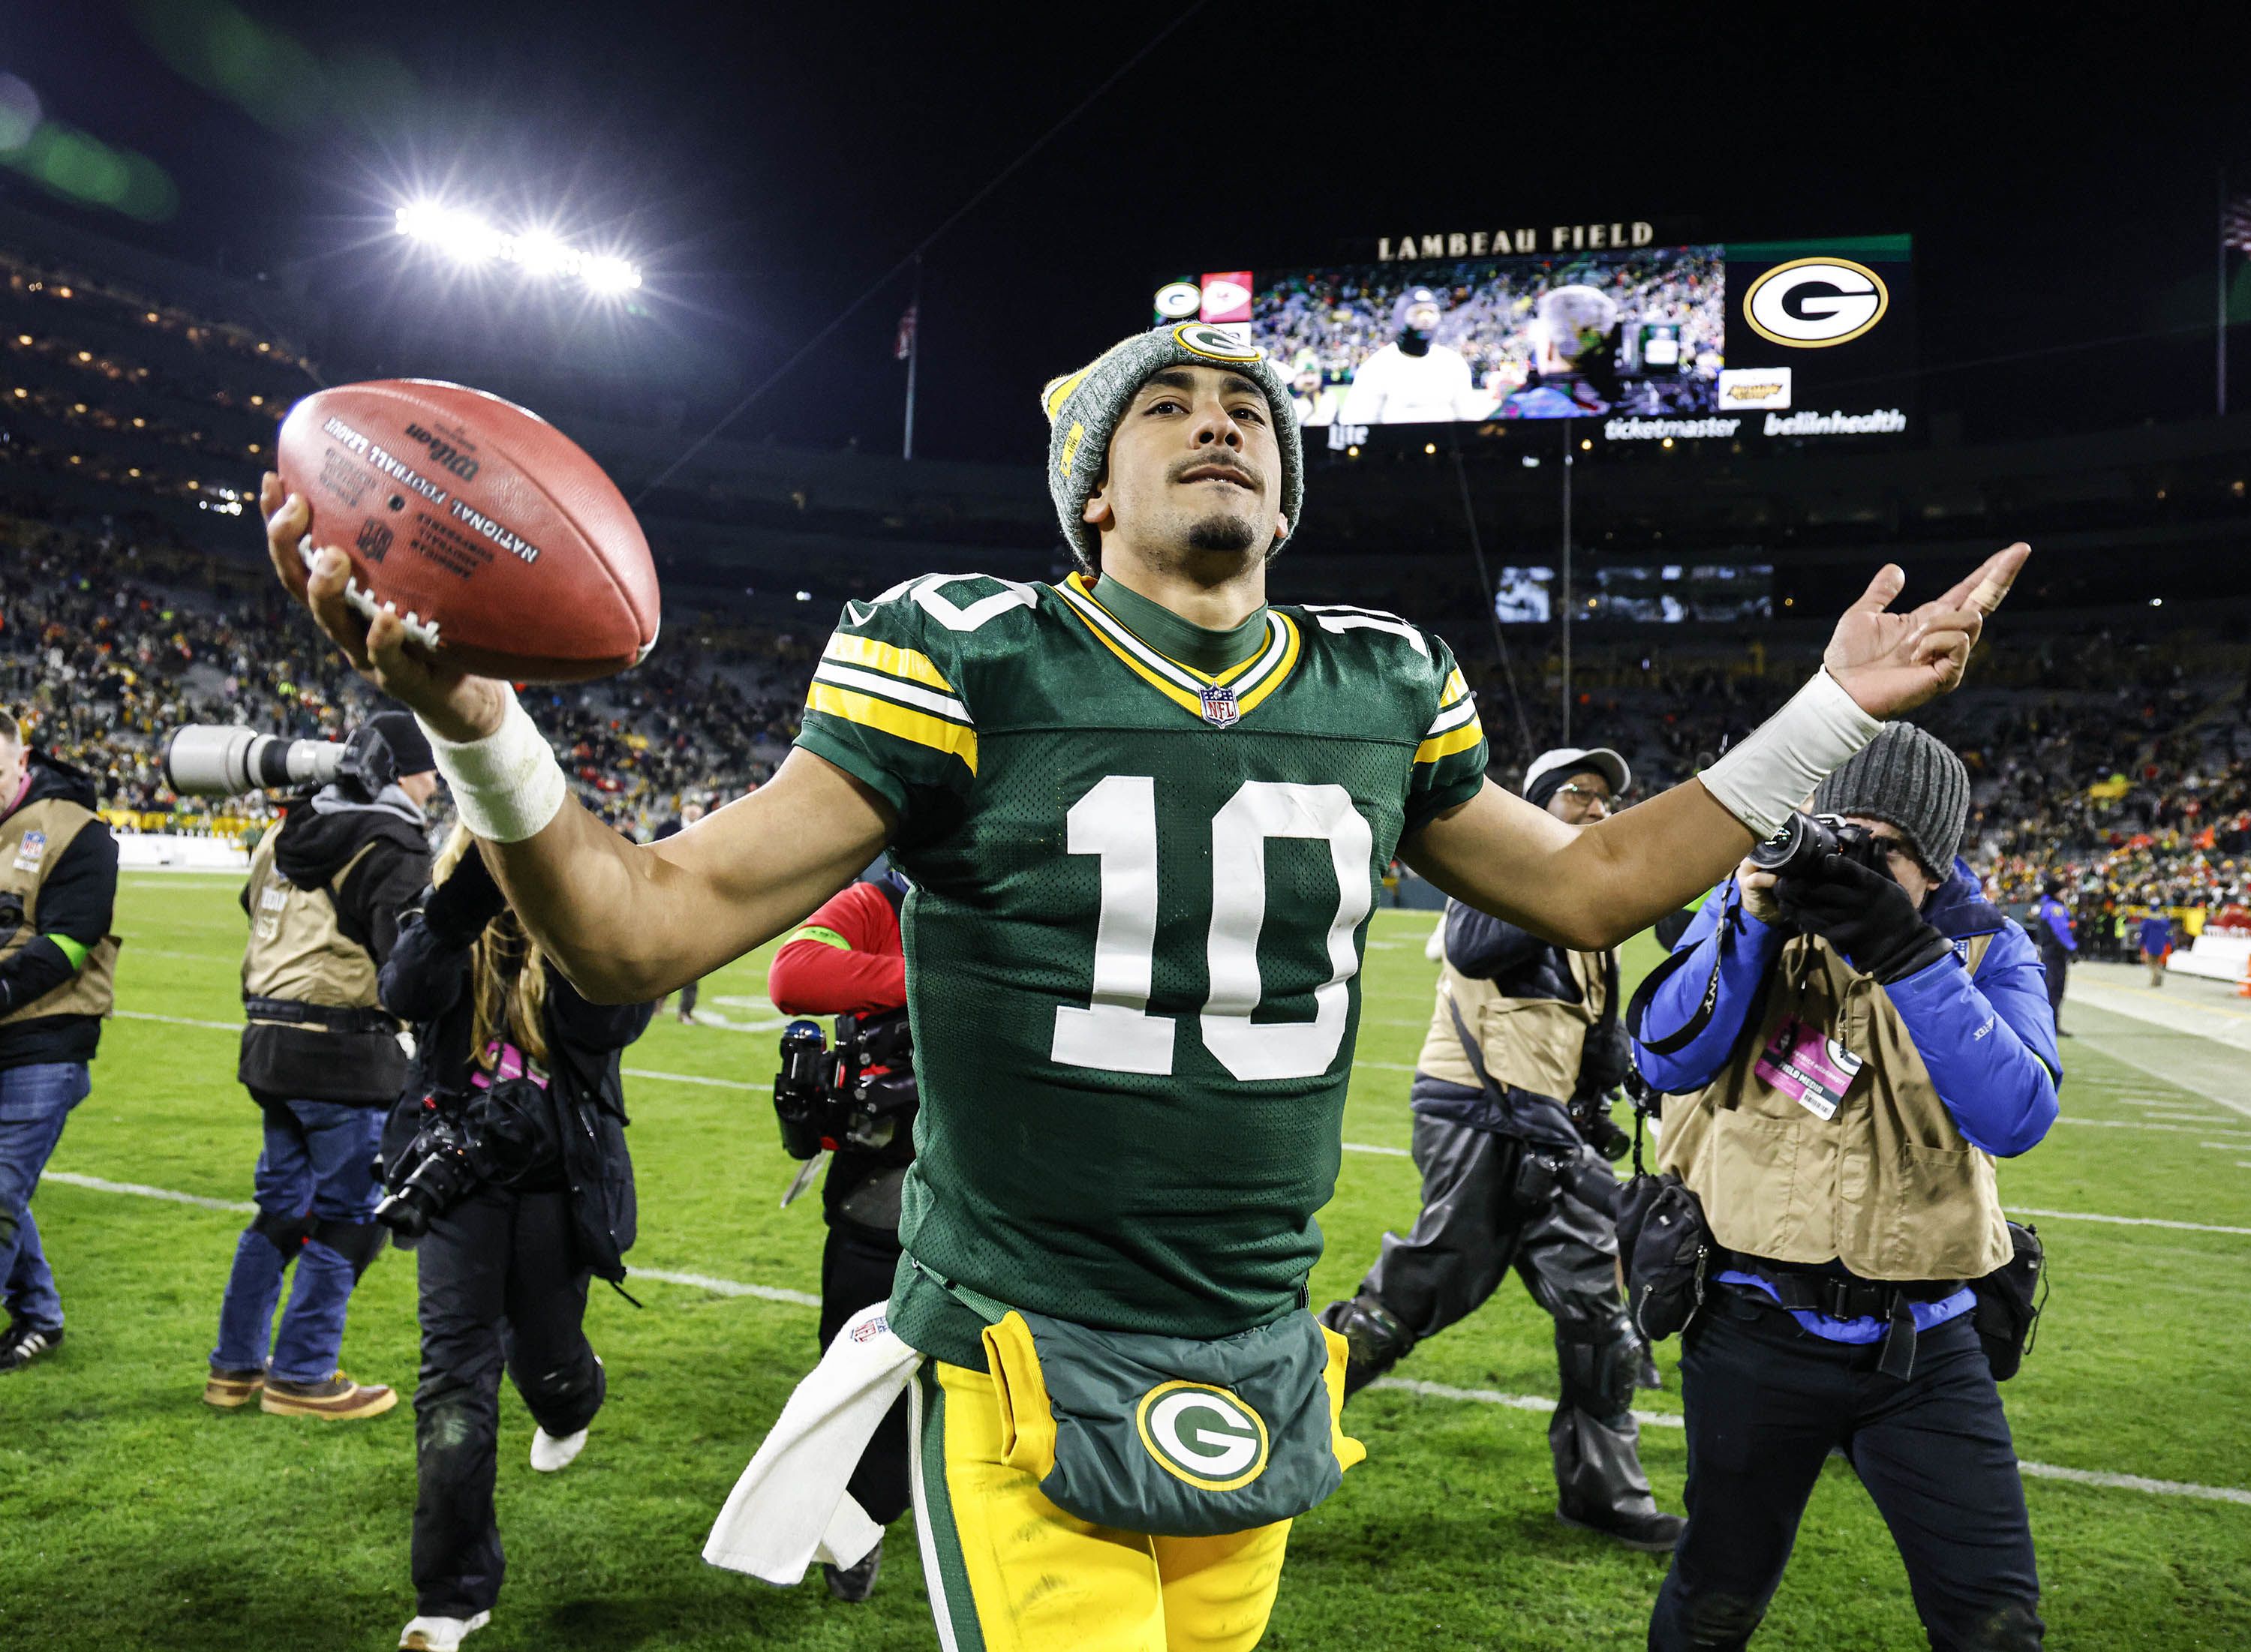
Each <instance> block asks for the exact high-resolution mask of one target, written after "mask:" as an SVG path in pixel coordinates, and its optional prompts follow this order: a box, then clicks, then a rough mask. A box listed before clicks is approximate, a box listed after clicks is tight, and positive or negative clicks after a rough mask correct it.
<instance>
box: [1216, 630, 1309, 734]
mask: <svg viewBox="0 0 2251 1652" xmlns="http://www.w3.org/2000/svg"><path fill="white" fill-rule="evenodd" d="M1274 618H1275V619H1278V620H1280V621H1281V622H1282V630H1283V632H1284V633H1285V635H1286V636H1287V637H1288V638H1289V641H1288V642H1286V643H1285V644H1284V645H1283V646H1282V658H1281V659H1280V660H1278V661H1277V662H1276V664H1275V667H1274V669H1273V670H1271V671H1270V672H1268V673H1267V674H1265V676H1264V677H1263V678H1261V679H1260V680H1259V681H1258V682H1257V684H1256V685H1255V686H1254V687H1252V688H1246V689H1245V690H1243V697H1242V698H1241V699H1240V700H1238V701H1236V705H1237V706H1238V707H1240V708H1242V709H1243V710H1244V711H1250V710H1253V709H1255V708H1257V704H1258V702H1260V701H1262V700H1264V698H1265V697H1266V696H1267V695H1270V694H1272V693H1273V692H1274V690H1276V689H1277V688H1280V687H1281V686H1282V680H1283V679H1284V678H1285V677H1286V676H1288V675H1289V674H1290V672H1291V670H1292V667H1295V666H1296V665H1297V663H1298V650H1299V647H1300V646H1302V640H1303V639H1301V638H1300V637H1299V634H1298V622H1297V621H1296V620H1294V619H1291V618H1290V616H1289V615H1287V614H1276V615H1275V616H1274ZM1262 652H1263V651H1262ZM1230 675H1232V673H1230ZM1220 681H1222V682H1225V681H1227V678H1226V677H1222V678H1221V679H1220Z"/></svg>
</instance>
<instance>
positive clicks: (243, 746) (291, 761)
mask: <svg viewBox="0 0 2251 1652" xmlns="http://www.w3.org/2000/svg"><path fill="white" fill-rule="evenodd" d="M346 749H347V748H346V747H345V746H344V745H343V743H340V742H337V741H334V740H285V739H283V738H282V737H281V736H280V735H274V734H260V733H257V732H256V731H255V730H253V729H241V728H236V727H234V726H232V725H231V724H226V723H212V722H191V723H188V724H186V725H185V726H184V727H182V728H178V729H173V730H172V734H171V737H170V739H168V740H166V741H165V742H164V757H163V774H164V784H165V785H168V786H170V787H171V789H172V790H173V791H176V792H177V793H179V794H180V795H181V796H182V797H193V798H232V797H239V796H240V795H242V794H243V793H245V792H248V791H267V790H269V789H272V790H281V789H285V788H286V789H293V790H294V789H295V788H299V787H303V786H324V785H328V784H329V781H331V780H333V779H335V778H336V776H337V775H338V774H339V773H340V772H342V771H343V763H344V753H345V750H346Z"/></svg>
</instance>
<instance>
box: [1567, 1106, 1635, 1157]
mask: <svg viewBox="0 0 2251 1652" xmlns="http://www.w3.org/2000/svg"><path fill="white" fill-rule="evenodd" d="M1564 1111H1566V1112H1567V1113H1569V1115H1570V1116H1571V1123H1572V1127H1573V1128H1574V1129H1576V1130H1577V1131H1578V1132H1579V1137H1580V1139H1581V1140H1583V1141H1584V1142H1585V1143H1586V1144H1587V1145H1588V1146H1590V1147H1591V1148H1593V1149H1594V1150H1595V1151H1596V1152H1597V1153H1599V1154H1601V1155H1602V1156H1603V1158H1606V1159H1609V1160H1610V1162H1611V1163H1612V1164H1616V1163H1617V1161H1618V1160H1619V1159H1621V1158H1624V1157H1625V1156H1626V1154H1627V1153H1628V1152H1630V1151H1632V1148H1633V1137H1631V1136H1629V1135H1627V1134H1626V1133H1625V1132H1624V1130H1620V1129H1619V1128H1618V1123H1617V1120H1616V1119H1614V1118H1612V1117H1611V1116H1610V1093H1609V1092H1602V1093H1598V1094H1596V1095H1591V1096H1587V1095H1581V1096H1573V1097H1572V1098H1571V1100H1570V1103H1569V1106H1567V1107H1566V1108H1565V1109H1564Z"/></svg>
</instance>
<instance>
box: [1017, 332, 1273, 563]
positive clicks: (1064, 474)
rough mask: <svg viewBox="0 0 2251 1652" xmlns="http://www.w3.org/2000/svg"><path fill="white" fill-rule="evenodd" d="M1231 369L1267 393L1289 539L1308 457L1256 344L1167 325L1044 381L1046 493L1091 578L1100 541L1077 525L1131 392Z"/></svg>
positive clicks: (1105, 462) (1224, 334)
mask: <svg viewBox="0 0 2251 1652" xmlns="http://www.w3.org/2000/svg"><path fill="white" fill-rule="evenodd" d="M1211 366H1220V367H1234V368H1239V369H1241V370H1242V371H1243V374H1244V376H1245V377H1249V378H1250V379H1252V380H1254V381H1255V382H1256V383H1257V385H1258V388H1259V389H1260V390H1262V391H1265V392H1266V408H1267V411H1268V413H1269V414H1270V415H1271V417H1272V418H1273V421H1274V439H1275V443H1276V445H1277V446H1279V447H1280V448H1281V450H1282V514H1283V515H1285V516H1286V517H1288V518H1289V519H1290V531H1291V532H1292V533H1295V532H1297V530H1298V513H1299V510H1300V509H1301V508H1303V507H1304V505H1305V502H1306V455H1305V448H1304V445H1303V443H1302V441H1301V440H1300V439H1299V434H1298V415H1297V411H1296V410H1295V409H1294V408H1293V407H1292V404H1291V401H1290V387H1289V386H1288V385H1286V384H1284V383H1283V382H1282V376H1281V374H1279V373H1278V372H1276V371H1275V370H1274V364H1273V363H1271V362H1270V361H1268V360H1267V359H1266V352H1265V351H1264V350H1263V349H1259V348H1258V346H1257V345H1256V344H1245V343H1243V342H1242V341H1241V340H1239V339H1237V338H1236V336H1235V335H1233V334H1231V333H1229V332H1228V331H1226V330H1225V329H1224V328H1217V327H1214V326H1212V325H1210V324H1209V322H1204V321H1167V323H1166V324H1165V325H1164V326H1162V327H1153V328H1150V329H1149V330H1148V331H1147V332H1146V333H1136V334H1134V335H1132V337H1131V338H1127V339H1122V340H1120V341H1119V342H1117V343H1115V344H1113V345H1112V346H1111V347H1110V348H1109V349H1106V350H1105V351H1103V352H1102V354H1101V355H1099V356H1096V357H1095V358H1094V360H1093V361H1092V362H1091V363H1090V364H1088V365H1087V366H1085V367H1082V368H1080V369H1079V370H1078V371H1077V372H1076V373H1067V374H1065V375H1064V376H1063V377H1061V378H1055V379H1049V381H1048V385H1047V388H1046V389H1045V390H1043V391H1041V392H1040V404H1041V406H1042V407H1044V408H1045V409H1046V410H1047V415H1048V492H1049V494H1051V495H1053V497H1054V499H1055V508H1056V518H1057V519H1058V520H1059V521H1060V522H1062V523H1063V538H1064V539H1065V541H1067V542H1068V543H1070V548H1071V550H1072V551H1073V553H1074V554H1075V555H1076V556H1077V557H1078V560H1079V562H1080V563H1081V564H1082V565H1083V566H1084V568H1085V569H1086V570H1087V571H1088V572H1089V573H1091V572H1093V571H1094V559H1095V556H1096V554H1097V553H1098V551H1099V550H1100V549H1101V539H1102V536H1100V535H1099V534H1098V533H1096V532H1095V530H1094V529H1093V527H1092V526H1091V524H1089V523H1087V522H1082V521H1080V520H1079V516H1080V513H1081V512H1083V511H1084V510H1085V508H1086V501H1087V500H1088V499H1089V498H1090V497H1091V495H1092V494H1093V493H1094V490H1095V489H1096V488H1097V487H1099V486H1100V485H1101V482H1102V475H1103V471H1104V469H1105V467H1106V466H1107V465H1108V464H1109V462H1110V439H1111V437H1112V436H1113V435H1115V434H1116V433H1117V431H1118V421H1119V419H1120V418H1123V417H1124V416H1125V404H1127V403H1128V402H1130V401H1132V399H1133V396H1134V392H1136V391H1139V389H1140V388H1141V386H1142V385H1143V384H1146V383H1147V382H1148V378H1149V375H1150V374H1152V373H1154V372H1158V371H1160V370H1162V369H1164V368H1167V367H1211Z"/></svg>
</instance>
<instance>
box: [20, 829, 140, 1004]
mask: <svg viewBox="0 0 2251 1652" xmlns="http://www.w3.org/2000/svg"><path fill="white" fill-rule="evenodd" d="M98 824H99V823H98V821H97V819H96V817H95V815H94V811H93V810H91V809H88V808H86V807H85V806H83V805H80V804H76V803H73V802H71V801H70V799H68V798H38V799H37V800H36V801H34V802H31V803H27V804H25V805H24V806H23V807H22V808H20V809H18V810H17V811H16V812H15V813H13V814H11V815H10V816H9V817H8V818H7V819H5V820H0V893H4V894H8V895H14V896H16V897H17V899H18V900H20V901H21V902H23V903H24V917H23V922H21V923H18V924H17V926H16V930H15V932H14V933H13V934H12V935H10V936H9V937H7V938H6V939H5V940H0V962H4V961H5V960H6V959H9V958H11V957H15V956H16V954H17V953H18V952H20V951H22V950H24V948H25V947H27V946H29V945H31V943H32V942H33V941H34V940H36V939H38V934H39V886H40V885H41V884H43V883H45V881H46V878H47V874H48V873H49V872H51V871H52V870H53V869H54V868H55V867H58V866H59V865H61V864H62V858H63V856H64V854H66V852H68V850H69V848H70V846H71V844H72V843H73V840H76V838H77V837H78V834H79V833H81V832H83V831H85V830H86V829H87V826H95V825H98ZM121 944H122V943H121V942H120V941H119V939H118V937H115V936H114V935H105V936H103V937H101V940H100V944H98V945H97V946H95V947H94V950H92V951H91V952H89V953H87V958H86V962H85V964H82V965H81V966H80V969H79V972H78V973H77V974H76V975H73V977H71V978H70V979H69V980H67V981H65V982H64V983H63V984H62V985H60V986H59V987H57V988H55V990H54V991H53V992H49V993H47V994H46V995H45V997H43V998H38V999H33V1000H32V1001H31V1003H29V1004H26V1005H24V1006H23V1007H22V1008H21V1009H18V1010H16V1011H13V1012H12V1013H10V1014H8V1015H5V1016H0V1026H5V1025H7V1024H8V1023H9V1022H11V1021H36V1020H42V1019H44V1018H45V1017H47V1016H50V1015H107V1014H108V1013H110V1011H111V1009H112V1008H114V1006H115V1004H116V1001H117V992H116V983H117V949H118V947H119V946H120V945H121Z"/></svg>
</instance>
